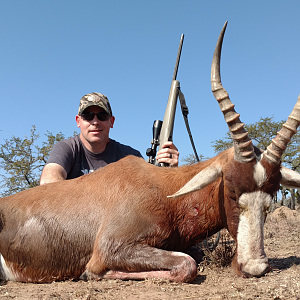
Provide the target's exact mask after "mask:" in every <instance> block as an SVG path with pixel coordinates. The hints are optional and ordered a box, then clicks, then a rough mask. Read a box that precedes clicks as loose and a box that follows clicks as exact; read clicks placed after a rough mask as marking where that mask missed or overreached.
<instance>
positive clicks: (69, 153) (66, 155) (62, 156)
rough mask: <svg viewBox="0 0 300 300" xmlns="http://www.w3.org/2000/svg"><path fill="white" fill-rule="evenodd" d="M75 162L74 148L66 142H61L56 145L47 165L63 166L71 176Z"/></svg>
mask: <svg viewBox="0 0 300 300" xmlns="http://www.w3.org/2000/svg"><path fill="white" fill-rule="evenodd" d="M74 161H75V156H74V151H73V150H72V147H71V146H70V145H68V144H67V143H66V142H65V141H59V142H58V143H56V144H54V146H53V148H52V150H51V152H50V156H49V159H48V161H47V164H49V163H56V164H59V165H61V166H62V167H63V168H64V169H65V170H66V172H67V173H68V174H69V172H70V170H71V168H72V166H73V164H74Z"/></svg>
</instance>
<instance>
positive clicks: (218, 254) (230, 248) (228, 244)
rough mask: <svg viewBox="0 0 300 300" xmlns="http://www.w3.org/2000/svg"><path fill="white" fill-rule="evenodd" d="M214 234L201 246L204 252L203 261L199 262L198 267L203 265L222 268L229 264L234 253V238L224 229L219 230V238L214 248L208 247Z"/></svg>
mask: <svg viewBox="0 0 300 300" xmlns="http://www.w3.org/2000/svg"><path fill="white" fill-rule="evenodd" d="M215 238H216V235H214V236H212V237H211V238H208V244H207V245H205V246H202V247H201V248H202V250H203V253H204V257H203V261H202V262H201V263H200V268H201V267H204V266H209V267H217V268H224V267H228V266H230V264H231V262H232V259H233V257H234V254H235V250H236V246H235V242H234V240H233V239H232V238H231V236H230V234H229V233H228V231H227V230H226V229H223V230H221V234H220V240H219V243H218V245H217V247H216V248H215V249H214V250H211V249H210V248H209V245H210V244H212V243H213V242H214V241H213V239H215Z"/></svg>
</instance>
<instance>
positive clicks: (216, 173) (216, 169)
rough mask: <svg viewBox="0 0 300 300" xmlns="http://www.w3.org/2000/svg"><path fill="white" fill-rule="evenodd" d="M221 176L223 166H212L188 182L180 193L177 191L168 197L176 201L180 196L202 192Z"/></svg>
mask: <svg viewBox="0 0 300 300" xmlns="http://www.w3.org/2000/svg"><path fill="white" fill-rule="evenodd" d="M221 176H222V168H221V166H220V165H219V164H212V165H210V166H209V167H207V168H205V169H203V170H202V171H201V172H199V173H198V174H197V175H196V176H194V177H193V178H192V179H191V180H190V181H189V182H187V183H186V184H185V185H184V186H183V187H182V188H181V189H180V190H179V191H177V192H176V193H175V194H173V195H171V196H168V198H173V199H175V198H178V197H180V196H183V195H186V194H189V193H192V192H195V191H198V190H201V189H203V188H205V187H206V186H207V185H209V184H210V183H212V182H214V181H215V180H216V179H217V178H218V177H221Z"/></svg>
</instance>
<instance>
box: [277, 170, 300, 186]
mask: <svg viewBox="0 0 300 300" xmlns="http://www.w3.org/2000/svg"><path fill="white" fill-rule="evenodd" d="M280 173H281V176H282V178H281V181H280V183H281V184H282V185H283V186H285V187H287V188H291V189H299V188H300V174H299V173H298V172H296V171H293V170H291V169H289V168H286V167H284V166H281V169H280Z"/></svg>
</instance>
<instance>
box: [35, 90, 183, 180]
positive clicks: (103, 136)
mask: <svg viewBox="0 0 300 300" xmlns="http://www.w3.org/2000/svg"><path fill="white" fill-rule="evenodd" d="M114 121H115V117H114V116H113V114H112V110H111V106H110V103H109V101H108V99H107V97H106V96H105V95H103V94H100V93H91V94H87V95H85V96H83V97H82V98H81V100H80V105H79V110H78V115H77V116H76V123H77V127H79V128H80V134H79V135H77V136H75V137H72V138H70V139H68V140H64V141H60V142H58V143H56V144H55V145H54V147H53V149H52V151H51V153H50V156H49V159H48V161H47V163H46V165H45V167H44V169H43V172H42V175H41V179H40V184H41V185H42V184H45V183H50V182H56V181H60V180H65V179H72V178H76V177H79V176H82V175H84V174H88V173H90V172H93V171H95V170H97V169H99V168H102V167H104V166H105V165H107V164H109V163H112V162H115V161H117V160H119V159H121V158H123V157H125V156H127V155H135V156H138V157H142V155H141V153H140V152H139V151H137V150H135V149H133V148H131V147H129V146H126V145H123V144H120V143H118V142H116V141H114V140H112V139H110V138H109V131H110V129H111V128H113V125H114ZM178 157H179V153H178V150H177V148H176V147H175V145H174V144H173V143H172V142H166V143H165V144H164V145H163V149H161V150H160V151H159V152H158V153H157V157H156V159H157V160H158V161H159V162H162V163H168V164H169V165H170V166H178Z"/></svg>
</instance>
